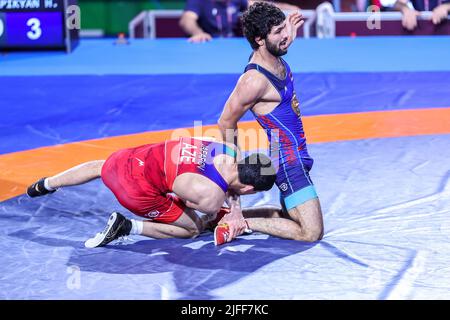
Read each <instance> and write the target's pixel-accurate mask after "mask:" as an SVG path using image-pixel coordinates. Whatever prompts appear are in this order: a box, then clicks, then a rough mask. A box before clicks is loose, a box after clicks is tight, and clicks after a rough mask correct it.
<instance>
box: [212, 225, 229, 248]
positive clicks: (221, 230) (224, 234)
mask: <svg viewBox="0 0 450 320" xmlns="http://www.w3.org/2000/svg"><path fill="white" fill-rule="evenodd" d="M229 236H230V227H229V226H228V225H227V224H226V223H224V224H220V225H218V226H217V227H216V228H215V229H214V245H216V246H220V245H221V244H224V243H226V242H227V241H228V238H229Z"/></svg>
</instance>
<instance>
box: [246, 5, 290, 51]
mask: <svg viewBox="0 0 450 320" xmlns="http://www.w3.org/2000/svg"><path fill="white" fill-rule="evenodd" d="M285 18H286V17H285V15H284V13H283V11H281V10H280V9H279V8H277V7H276V6H274V5H273V4H272V3H269V2H265V1H264V2H256V3H254V4H253V5H252V6H251V7H250V8H248V10H247V11H245V12H244V14H243V15H242V28H243V30H244V35H245V37H246V38H247V40H248V42H250V45H251V46H252V48H253V49H254V50H256V49H258V48H259V44H258V43H256V41H255V38H258V37H261V39H265V38H266V37H267V35H268V34H269V33H270V30H271V29H272V27H274V26H278V25H280V24H281V23H282V22H283V21H284V19H285Z"/></svg>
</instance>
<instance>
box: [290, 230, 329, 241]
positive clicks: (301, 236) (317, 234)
mask: <svg viewBox="0 0 450 320" xmlns="http://www.w3.org/2000/svg"><path fill="white" fill-rule="evenodd" d="M322 238H323V226H316V227H309V228H302V229H301V232H299V233H298V234H297V235H296V237H295V239H294V240H298V241H306V242H316V241H319V240H322Z"/></svg>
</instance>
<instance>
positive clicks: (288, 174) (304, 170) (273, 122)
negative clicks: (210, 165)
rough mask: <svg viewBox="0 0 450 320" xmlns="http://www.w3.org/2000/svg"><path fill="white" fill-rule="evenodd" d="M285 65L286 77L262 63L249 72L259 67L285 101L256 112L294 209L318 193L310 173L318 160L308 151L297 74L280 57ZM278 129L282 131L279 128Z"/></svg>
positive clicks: (287, 203) (283, 191)
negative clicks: (270, 70) (295, 88)
mask: <svg viewBox="0 0 450 320" xmlns="http://www.w3.org/2000/svg"><path fill="white" fill-rule="evenodd" d="M280 60H281V61H282V63H283V65H284V67H285V70H286V72H285V74H286V76H285V79H279V78H278V77H276V76H275V75H274V74H272V73H271V72H269V71H268V70H267V69H264V68H263V67H261V66H260V65H258V64H254V63H250V64H248V65H247V67H246V68H245V72H247V71H248V70H252V69H255V70H257V71H259V72H261V73H262V74H263V75H264V76H266V77H267V79H268V80H269V81H270V83H272V85H273V86H274V87H275V89H276V90H277V91H278V93H279V94H280V97H281V102H280V104H278V105H277V106H276V107H275V109H273V111H272V112H270V113H268V114H265V115H257V114H256V113H255V112H254V111H253V109H252V113H253V115H254V116H255V118H256V120H257V121H258V122H259V124H260V125H261V126H262V127H263V128H264V130H265V131H266V133H267V135H268V138H269V141H270V156H271V158H272V161H273V163H277V164H278V166H279V168H278V172H277V179H276V184H277V186H278V188H279V189H280V191H281V199H282V203H283V202H284V205H285V206H286V208H287V209H288V210H289V209H292V208H295V207H296V206H297V205H299V204H302V203H304V202H306V201H308V200H311V199H313V198H316V197H317V193H316V190H315V188H314V185H313V183H312V181H311V178H310V176H309V171H310V170H311V168H312V165H313V162H314V160H313V159H312V158H311V156H310V155H309V154H308V149H307V146H306V138H305V133H304V131H303V124H302V119H301V114H300V109H299V103H298V100H297V97H296V95H295V91H294V78H293V76H292V72H291V69H290V68H289V65H288V64H287V63H286V62H285V61H284V60H283V59H281V58H280ZM275 130H278V131H275Z"/></svg>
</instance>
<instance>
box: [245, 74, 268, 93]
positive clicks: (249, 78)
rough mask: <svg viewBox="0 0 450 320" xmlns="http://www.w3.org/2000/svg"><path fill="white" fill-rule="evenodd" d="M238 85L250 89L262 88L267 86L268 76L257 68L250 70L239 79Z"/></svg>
mask: <svg viewBox="0 0 450 320" xmlns="http://www.w3.org/2000/svg"><path fill="white" fill-rule="evenodd" d="M238 85H239V86H242V87H244V88H247V89H250V90H257V91H259V90H261V89H265V88H267V85H268V81H267V78H266V77H265V76H264V75H263V74H262V73H261V72H259V71H257V70H254V69H252V70H248V71H247V72H245V73H244V74H243V75H242V76H241V77H240V78H239V81H238Z"/></svg>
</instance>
